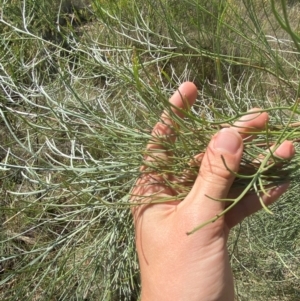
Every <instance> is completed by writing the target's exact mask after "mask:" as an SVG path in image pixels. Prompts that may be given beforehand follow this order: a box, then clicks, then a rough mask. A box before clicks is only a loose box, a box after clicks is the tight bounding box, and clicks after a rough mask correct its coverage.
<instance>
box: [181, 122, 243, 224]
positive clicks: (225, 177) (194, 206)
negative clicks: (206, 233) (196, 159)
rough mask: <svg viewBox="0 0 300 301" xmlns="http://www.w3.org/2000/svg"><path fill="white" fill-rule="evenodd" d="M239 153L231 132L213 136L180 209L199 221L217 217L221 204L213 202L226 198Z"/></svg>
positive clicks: (239, 140) (239, 143)
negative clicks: (185, 208) (183, 208)
mask: <svg viewBox="0 0 300 301" xmlns="http://www.w3.org/2000/svg"><path fill="white" fill-rule="evenodd" d="M242 153H243V140H242V138H241V136H240V134H239V133H238V132H237V131H236V130H235V129H233V128H225V129H222V130H221V131H220V132H218V133H217V134H216V135H214V136H213V138H212V139H211V141H210V143H209V145H208V147H207V150H206V152H205V155H204V158H203V160H202V162H201V166H200V170H199V174H198V176H197V179H196V181H195V184H194V186H193V188H192V189H191V191H190V193H189V194H188V196H187V197H186V199H185V201H184V202H183V203H182V204H183V206H187V207H188V208H189V210H188V211H190V210H191V212H193V213H194V214H193V215H194V216H195V215H198V218H199V215H200V219H201V220H203V219H210V218H212V217H214V216H215V215H217V214H219V213H220V212H221V211H222V210H223V209H224V207H225V203H224V202H218V201H215V200H213V199H217V200H221V199H225V198H227V194H228V192H229V189H230V187H231V185H232V182H233V180H234V174H233V173H232V172H231V171H234V172H237V171H238V168H239V165H240V161H241V157H242ZM222 157H223V160H222ZM224 162H225V163H224ZM198 222H199V220H198Z"/></svg>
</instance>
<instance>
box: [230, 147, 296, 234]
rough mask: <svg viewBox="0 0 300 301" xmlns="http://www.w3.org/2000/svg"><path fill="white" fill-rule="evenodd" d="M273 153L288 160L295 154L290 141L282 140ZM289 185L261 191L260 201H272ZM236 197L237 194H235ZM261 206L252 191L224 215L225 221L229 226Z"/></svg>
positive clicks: (267, 202) (285, 184) (270, 202)
mask: <svg viewBox="0 0 300 301" xmlns="http://www.w3.org/2000/svg"><path fill="white" fill-rule="evenodd" d="M274 155H275V156H277V157H280V158H282V159H285V160H288V159H291V158H292V157H293V156H294V155H295V147H294V146H293V144H292V142H290V141H284V142H283V143H282V144H281V145H280V146H279V147H278V148H277V149H276V151H275V152H274ZM288 187H289V183H284V184H281V185H279V186H277V187H275V188H272V189H269V190H268V191H267V194H264V193H263V192H261V195H260V197H261V201H263V202H264V204H265V205H266V206H269V205H271V204H272V203H274V202H275V201H276V200H277V199H278V198H279V197H280V196H281V195H282V194H283V193H284V192H286V190H287V189H288ZM236 197H237V196H236ZM261 208H262V205H261V202H260V200H259V198H258V196H257V195H256V194H255V193H254V192H253V193H251V194H248V195H246V196H245V197H244V198H243V199H242V200H241V201H240V202H239V203H237V204H236V205H235V206H234V207H233V208H232V209H231V210H230V211H229V212H228V213H227V214H226V216H225V220H226V223H227V225H228V227H229V228H232V227H234V226H235V225H237V224H238V223H240V222H241V221H242V220H243V219H244V218H246V217H248V216H250V215H251V214H253V213H255V212H257V211H258V210H260V209H261Z"/></svg>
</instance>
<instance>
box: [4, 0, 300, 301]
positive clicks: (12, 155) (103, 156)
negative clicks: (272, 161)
mask: <svg viewBox="0 0 300 301" xmlns="http://www.w3.org/2000/svg"><path fill="white" fill-rule="evenodd" d="M0 4H1V6H0V7H1V8H0V34H1V39H0V41H1V42H0V118H1V120H0V135H1V143H0V159H1V162H0V168H1V179H0V181H1V191H0V195H1V197H0V220H1V224H2V227H1V232H0V246H1V249H0V252H1V256H0V298H1V299H2V300H9V301H12V300H137V299H138V295H139V270H138V265H137V258H136V254H135V248H134V230H133V225H132V219H131V215H130V210H129V203H128V200H129V192H130V188H131V187H132V185H133V184H134V182H135V179H136V178H137V177H138V174H139V166H140V163H141V160H142V157H143V150H144V147H145V144H146V142H147V140H148V139H149V138H150V133H151V128H152V127H153V125H154V124H155V122H156V121H157V120H158V118H159V116H160V113H161V111H162V109H163V108H165V107H167V106H168V98H169V96H170V95H171V94H172V93H173V92H174V91H175V90H176V88H177V87H178V86H179V85H180V83H182V82H183V81H186V80H191V81H194V82H195V83H196V84H197V86H198V88H199V94H198V99H197V102H196V104H195V106H194V108H193V110H192V113H191V114H190V115H189V116H188V118H187V120H186V121H185V123H184V124H182V125H181V130H180V132H179V133H178V136H179V139H178V142H177V143H176V145H175V146H174V148H175V149H174V154H175V160H174V164H173V165H174V166H172V168H173V169H174V171H176V172H177V171H178V172H180V170H182V169H183V168H184V167H185V166H186V165H187V162H189V160H190V158H191V157H193V155H195V154H196V153H198V152H199V151H200V150H204V149H205V145H206V143H207V142H208V141H209V138H210V136H211V135H212V134H213V132H214V131H216V130H217V125H218V124H220V123H224V122H234V120H236V119H238V118H239V117H240V116H241V115H242V114H243V113H244V112H245V111H246V110H247V109H249V108H251V107H255V106H259V107H261V108H263V109H265V110H268V111H269V113H270V116H271V120H270V126H271V127H272V130H271V131H269V132H266V133H263V134H262V135H261V136H260V137H258V140H257V141H264V142H266V141H278V142H279V141H281V140H283V139H284V138H285V137H288V138H289V139H293V140H297V139H298V136H299V131H298V130H297V128H293V127H292V128H291V127H289V124H292V123H295V122H298V121H299V117H298V116H299V112H300V111H299V109H298V102H299V76H298V72H299V53H300V46H299V43H300V35H299V32H300V31H299V30H300V25H299V17H298V16H299V10H300V6H299V4H298V3H297V2H295V1H294V2H293V1H289V2H287V1H283V0H281V1H275V0H273V1H271V2H269V1H258V0H251V1H229V0H228V1H196V0H182V1H166V0H147V1H139V0H135V1H132V0H131V1H128V0H122V1H106V0H95V1H88V0H86V1H83V0H82V1H75V0H74V1H67V0H66V1H60V0H56V1H44V0H43V1H34V0H23V1H18V0H11V1H6V0H0ZM199 129H201V131H200V130H199ZM191 137H193V138H192V139H191ZM295 143H296V148H298V144H297V141H296V142H295ZM261 151H263V150H262V149H256V148H255V146H254V148H253V150H252V151H251V152H249V154H248V155H253V156H255V154H256V153H257V152H261ZM298 158H299V157H298V156H296V159H295V160H294V161H293V164H292V167H293V168H294V167H296V169H297V166H298ZM291 180H292V188H291V189H290V191H289V193H288V194H286V195H285V196H284V197H283V198H282V199H281V200H280V201H279V202H278V203H277V204H276V205H274V206H273V207H272V208H271V209H272V211H273V213H274V215H273V216H271V215H269V214H267V213H266V212H264V211H262V212H260V213H259V214H256V215H255V216H253V217H251V218H248V219H247V220H246V221H244V222H243V223H242V224H241V225H240V226H238V227H236V228H235V230H234V231H233V233H232V236H231V238H230V242H229V249H230V254H231V262H232V266H233V270H234V277H235V283H236V294H237V300H243V301H244V300H299V297H300V288H299V277H300V259H299V258H300V237H299V235H300V232H299V231H300V219H299V212H300V208H299V206H300V205H299V201H298V196H299V177H298V173H297V170H296V171H295V169H293V170H292V176H291Z"/></svg>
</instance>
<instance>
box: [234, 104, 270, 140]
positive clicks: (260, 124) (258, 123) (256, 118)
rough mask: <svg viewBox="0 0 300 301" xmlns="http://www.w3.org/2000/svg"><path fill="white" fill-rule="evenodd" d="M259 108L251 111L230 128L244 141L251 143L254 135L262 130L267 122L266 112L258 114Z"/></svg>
mask: <svg viewBox="0 0 300 301" xmlns="http://www.w3.org/2000/svg"><path fill="white" fill-rule="evenodd" d="M259 111H260V109H259V108H254V109H251V110H249V111H248V112H247V115H244V116H243V117H242V118H240V119H239V120H238V121H237V122H235V123H234V125H233V126H232V127H233V128H235V129H236V130H237V131H238V132H239V133H240V134H241V137H242V138H243V139H244V141H247V142H248V141H251V139H252V138H253V136H254V135H255V133H257V132H259V131H260V130H262V129H264V128H265V127H266V125H267V123H268V121H269V115H268V114H267V113H266V112H259Z"/></svg>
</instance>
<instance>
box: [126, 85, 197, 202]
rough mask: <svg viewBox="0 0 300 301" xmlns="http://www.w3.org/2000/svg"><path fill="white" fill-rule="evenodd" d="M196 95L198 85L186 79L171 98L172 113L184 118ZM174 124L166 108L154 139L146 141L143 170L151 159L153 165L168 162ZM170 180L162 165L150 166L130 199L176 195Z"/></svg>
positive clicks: (155, 130)
mask: <svg viewBox="0 0 300 301" xmlns="http://www.w3.org/2000/svg"><path fill="white" fill-rule="evenodd" d="M196 97H197V87H196V86H195V85H194V84H193V83H191V82H186V83H183V84H182V85H181V86H180V87H179V89H178V91H176V92H175V93H174V95H173V96H172V97H171V99H170V104H171V105H172V107H171V111H172V113H174V114H176V115H177V116H178V117H181V118H182V117H183V116H184V112H183V111H187V110H189V108H190V107H191V106H192V105H193V104H194V102H195V101H196ZM172 113H171V114H172ZM175 126H176V125H175V124H174V121H173V120H172V116H171V115H170V114H169V113H168V111H165V112H163V114H162V116H161V118H160V121H159V122H158V123H157V124H156V125H155V127H154V128H153V131H152V140H151V141H150V142H149V143H148V145H147V155H146V157H145V160H144V165H143V166H142V167H141V168H140V170H141V171H144V170H146V168H147V166H148V163H149V165H151V164H152V166H153V165H155V164H157V165H161V164H166V160H167V159H168V150H167V149H166V144H167V142H174V141H175V135H174V127H175ZM168 182H169V177H168V174H165V173H164V172H163V170H162V169H159V168H158V169H157V171H155V172H154V171H153V170H150V171H149V172H148V173H143V174H142V175H141V176H140V177H139V179H138V180H137V181H136V183H135V186H134V188H133V189H132V191H131V201H133V202H152V200H153V199H155V198H158V197H161V196H166V195H169V196H172V195H176V193H175V191H174V189H173V188H171V187H170V185H168Z"/></svg>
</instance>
